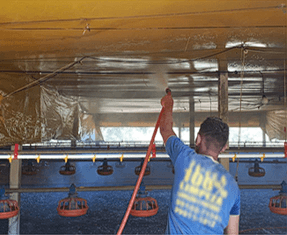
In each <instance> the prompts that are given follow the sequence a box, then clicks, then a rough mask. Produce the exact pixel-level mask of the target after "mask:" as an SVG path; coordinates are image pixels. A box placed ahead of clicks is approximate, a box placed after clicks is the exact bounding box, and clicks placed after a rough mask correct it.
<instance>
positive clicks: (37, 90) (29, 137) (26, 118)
mask: <svg viewBox="0 0 287 235" xmlns="http://www.w3.org/2000/svg"><path fill="white" fill-rule="evenodd" d="M7 84H9V82H8V81H6V85H7ZM11 86H12V84H11ZM94 130H95V124H94V121H93V117H92V116H91V115H85V114H83V113H81V109H80V106H79V103H78V102H77V100H75V99H73V98H72V97H65V96H63V95H60V94H59V93H58V92H57V91H56V90H55V89H54V88H53V87H47V86H35V87H33V88H29V89H27V90H25V91H21V92H19V93H16V94H14V95H11V96H9V97H7V98H5V97H4V99H3V100H2V102H1V112H0V146H7V145H13V144H15V143H18V144H27V143H37V142H42V141H49V140H51V139H57V140H59V139H62V140H78V139H81V137H82V136H86V135H87V134H91V133H93V132H94Z"/></svg>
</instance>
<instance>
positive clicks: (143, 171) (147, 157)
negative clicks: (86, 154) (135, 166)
mask: <svg viewBox="0 0 287 235" xmlns="http://www.w3.org/2000/svg"><path fill="white" fill-rule="evenodd" d="M165 92H166V94H167V95H171V89H169V88H166V89H165ZM163 112H164V107H162V108H161V111H160V113H159V116H158V119H157V122H156V125H155V128H154V131H153V135H152V137H151V141H150V144H149V147H148V150H147V153H146V156H145V160H144V162H143V164H142V169H141V172H140V174H139V177H138V180H137V183H136V186H135V189H134V192H133V194H132V197H131V200H130V202H129V205H128V208H127V210H126V213H125V215H124V218H123V220H122V223H121V225H120V228H119V230H118V232H117V235H120V234H122V232H123V230H124V228H125V225H126V223H127V220H128V217H129V214H130V212H131V209H132V206H133V204H134V201H135V198H136V195H137V192H138V190H139V188H140V185H141V182H142V179H143V176H144V173H145V169H146V166H147V163H148V160H149V157H150V153H151V150H152V146H153V143H154V139H155V136H156V133H157V130H158V128H159V124H160V120H161V117H162V114H163Z"/></svg>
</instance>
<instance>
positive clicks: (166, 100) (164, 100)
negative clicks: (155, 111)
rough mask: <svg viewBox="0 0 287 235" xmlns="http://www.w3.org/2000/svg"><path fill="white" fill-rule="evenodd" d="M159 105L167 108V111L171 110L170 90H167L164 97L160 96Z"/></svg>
mask: <svg viewBox="0 0 287 235" xmlns="http://www.w3.org/2000/svg"><path fill="white" fill-rule="evenodd" d="M160 103H161V105H162V106H163V107H164V108H166V109H168V110H169V111H172V108H173V98H172V96H171V92H168V93H167V95H165V96H164V97H162V99H161V101H160Z"/></svg>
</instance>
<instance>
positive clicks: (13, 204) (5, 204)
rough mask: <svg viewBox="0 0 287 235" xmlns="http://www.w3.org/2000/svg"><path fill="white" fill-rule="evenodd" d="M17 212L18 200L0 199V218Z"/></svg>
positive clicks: (8, 216) (5, 217)
mask: <svg viewBox="0 0 287 235" xmlns="http://www.w3.org/2000/svg"><path fill="white" fill-rule="evenodd" d="M18 212H19V207H18V202H17V201H15V200H10V199H5V200H0V219H9V218H12V217H14V216H16V215H17V214H18Z"/></svg>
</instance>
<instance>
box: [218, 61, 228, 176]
mask: <svg viewBox="0 0 287 235" xmlns="http://www.w3.org/2000/svg"><path fill="white" fill-rule="evenodd" d="M218 64H219V71H221V72H220V74H219V79H218V116H219V117H220V118H221V119H222V120H223V121H224V122H226V123H228V73H227V70H228V68H227V64H226V62H225V61H221V60H219V63H218ZM224 71H226V72H224ZM220 163H221V164H222V165H223V166H224V168H225V169H226V170H227V171H229V160H228V159H220Z"/></svg>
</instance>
